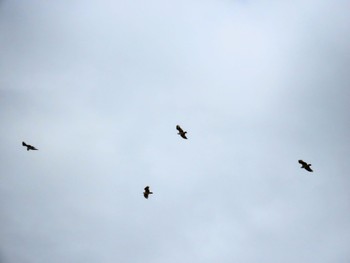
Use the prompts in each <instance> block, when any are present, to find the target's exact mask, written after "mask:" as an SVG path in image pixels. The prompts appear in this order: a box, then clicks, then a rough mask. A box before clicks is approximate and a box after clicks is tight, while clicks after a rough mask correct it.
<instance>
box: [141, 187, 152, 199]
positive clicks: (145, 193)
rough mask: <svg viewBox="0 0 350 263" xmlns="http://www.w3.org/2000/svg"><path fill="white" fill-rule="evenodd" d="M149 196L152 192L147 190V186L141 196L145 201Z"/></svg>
mask: <svg viewBox="0 0 350 263" xmlns="http://www.w3.org/2000/svg"><path fill="white" fill-rule="evenodd" d="M151 194H153V192H151V191H150V190H149V186H146V187H145V191H144V192H143V196H144V197H145V198H146V199H148V195H151Z"/></svg>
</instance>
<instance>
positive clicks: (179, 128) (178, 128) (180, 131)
mask: <svg viewBox="0 0 350 263" xmlns="http://www.w3.org/2000/svg"><path fill="white" fill-rule="evenodd" d="M176 129H177V130H178V131H179V133H183V132H184V131H183V129H181V127H180V125H176Z"/></svg>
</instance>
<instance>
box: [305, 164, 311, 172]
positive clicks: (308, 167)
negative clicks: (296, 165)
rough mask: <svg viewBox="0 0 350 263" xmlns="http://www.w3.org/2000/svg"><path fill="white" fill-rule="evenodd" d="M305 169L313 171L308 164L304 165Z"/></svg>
mask: <svg viewBox="0 0 350 263" xmlns="http://www.w3.org/2000/svg"><path fill="white" fill-rule="evenodd" d="M305 170H307V171H309V172H313V170H312V169H311V168H310V165H307V166H306V167H305Z"/></svg>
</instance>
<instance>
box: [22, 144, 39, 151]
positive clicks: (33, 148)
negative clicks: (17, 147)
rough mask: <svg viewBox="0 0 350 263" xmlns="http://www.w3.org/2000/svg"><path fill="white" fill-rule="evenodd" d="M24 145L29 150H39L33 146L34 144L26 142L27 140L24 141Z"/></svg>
mask: <svg viewBox="0 0 350 263" xmlns="http://www.w3.org/2000/svg"><path fill="white" fill-rule="evenodd" d="M22 145H23V146H24V147H27V151H29V150H33V151H34V150H38V149H37V148H35V147H34V146H32V145H29V144H26V143H25V142H22Z"/></svg>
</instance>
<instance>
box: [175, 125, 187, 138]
mask: <svg viewBox="0 0 350 263" xmlns="http://www.w3.org/2000/svg"><path fill="white" fill-rule="evenodd" d="M176 129H177V130H178V131H179V132H178V133H177V134H179V135H180V136H181V137H182V138H184V139H187V137H186V133H187V131H184V130H183V129H181V127H180V125H176Z"/></svg>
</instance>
